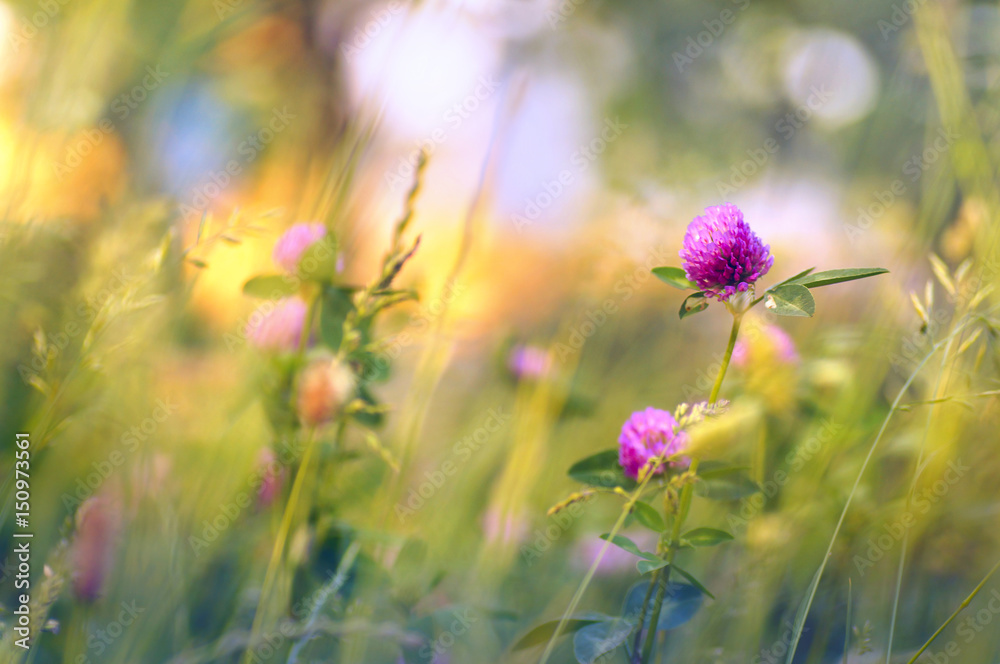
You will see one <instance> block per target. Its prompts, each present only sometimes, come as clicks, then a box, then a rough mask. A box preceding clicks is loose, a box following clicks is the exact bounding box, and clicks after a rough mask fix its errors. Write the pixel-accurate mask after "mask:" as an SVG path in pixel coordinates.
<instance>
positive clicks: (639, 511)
mask: <svg viewBox="0 0 1000 664" xmlns="http://www.w3.org/2000/svg"><path fill="white" fill-rule="evenodd" d="M632 513H633V514H635V519H636V521H638V522H639V523H641V524H642V525H644V526H646V527H647V528H649V529H650V530H652V531H653V532H656V533H662V532H663V530H664V529H665V528H666V527H667V526H666V524H665V523H663V517H662V516H660V513H659V512H657V511H656V509H654V508H653V506H652V505H650V504H649V503H644V502H642V501H641V500H637V501H635V506H634V507H633V508H632Z"/></svg>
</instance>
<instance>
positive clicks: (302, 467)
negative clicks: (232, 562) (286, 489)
mask: <svg viewBox="0 0 1000 664" xmlns="http://www.w3.org/2000/svg"><path fill="white" fill-rule="evenodd" d="M315 442H316V435H315V431H314V430H310V432H309V434H308V439H307V441H306V451H305V453H304V454H303V455H302V463H300V464H299V470H298V472H297V473H296V474H295V481H294V482H293V483H292V492H291V494H289V496H288V503H287V504H286V505H285V513H284V514H283V515H282V518H281V525H280V526H279V527H278V536H277V537H276V538H275V540H274V547H273V548H272V549H271V560H270V562H269V563H268V565H267V572H266V573H265V574H264V585H263V586H261V589H260V597H259V598H258V599H257V610H256V612H255V614H254V619H253V624H252V625H251V627H250V638H249V639H248V640H247V649H246V653H245V654H244V660H243V661H244V663H248V662H249V661H250V659H251V653H252V652H253V645H254V641H255V639H256V637H257V634H258V633H259V632H260V628H261V624H262V622H263V619H264V613H265V606H266V603H267V600H268V599H269V596H270V594H271V587H272V586H273V585H274V581H275V577H276V576H277V573H278V566H279V564H280V563H281V560H282V558H284V553H285V543H286V542H287V541H288V534H289V532H290V531H291V529H292V521H293V519H294V518H295V509H296V507H297V506H298V502H299V496H300V495H301V494H302V487H303V485H304V484H305V478H306V474H307V472H308V468H309V462H310V461H311V460H312V454H313V448H315V447H316V445H315Z"/></svg>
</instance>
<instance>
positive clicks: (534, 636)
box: [514, 614, 613, 650]
mask: <svg viewBox="0 0 1000 664" xmlns="http://www.w3.org/2000/svg"><path fill="white" fill-rule="evenodd" d="M585 615H586V614H585ZM589 615H591V616H593V617H583V616H581V617H578V618H570V619H569V620H567V621H566V624H565V625H563V628H562V632H560V636H566V635H567V634H572V633H573V632H577V631H579V630H581V629H583V628H584V627H586V626H587V625H593V624H594V623H599V622H604V618H605V617H598V616H599V614H589ZM606 618H607V619H609V620H613V618H611V616H606ZM558 626H559V621H558V620H552V621H550V622H547V623H542V624H541V625H539V626H538V627H536V628H534V629H533V630H531V631H530V632H528V633H527V634H525V635H524V636H522V637H521V638H520V640H518V642H517V643H516V644H514V650H524V649H525V648H531V647H533V646H539V645H541V644H543V643H547V642H548V640H549V639H551V638H552V635H553V634H555V633H556V627H558Z"/></svg>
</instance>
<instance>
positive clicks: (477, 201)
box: [381, 84, 520, 525]
mask: <svg viewBox="0 0 1000 664" xmlns="http://www.w3.org/2000/svg"><path fill="white" fill-rule="evenodd" d="M508 86H509V84H508ZM507 89H509V87H505V90H507ZM505 94H506V92H505ZM519 96H520V95H515V99H514V103H513V104H511V105H508V104H507V103H505V101H504V100H503V99H501V101H500V103H499V104H498V106H497V116H496V118H495V119H494V122H493V133H492V135H491V137H490V141H489V144H488V146H487V148H486V154H485V156H484V157H483V162H482V166H481V168H480V173H479V179H478V181H477V183H476V189H475V192H474V193H473V195H472V200H471V201H470V203H469V207H468V209H467V211H466V214H465V221H464V223H463V228H462V237H461V240H460V244H459V249H458V254H457V255H456V257H455V263H454V265H453V266H452V268H451V270H450V272H449V273H448V276H447V277H446V278H445V282H444V285H443V286H442V288H441V290H440V293H441V295H440V297H439V298H438V302H440V304H441V307H440V311H439V312H438V314H437V315H436V317H435V320H434V322H433V323H432V325H431V329H430V331H429V341H428V344H427V347H426V348H425V349H424V352H423V354H422V355H421V357H420V360H419V362H418V364H417V369H416V372H415V377H414V379H413V385H412V386H411V388H410V391H409V394H408V395H407V398H406V401H405V403H404V405H403V407H402V408H401V413H400V427H399V430H400V431H401V434H400V437H401V442H400V446H399V450H398V452H397V458H398V459H399V462H400V468H401V471H400V472H399V473H396V474H395V475H394V476H393V478H392V479H391V480H390V482H391V485H390V486H389V488H388V490H387V491H385V497H386V500H385V507H384V509H383V512H382V519H381V521H382V523H383V525H384V524H385V521H386V519H388V517H389V513H390V511H391V509H392V505H393V502H394V500H395V497H394V496H395V493H396V491H397V488H398V486H399V482H400V481H402V477H403V475H404V474H405V471H406V468H407V467H408V466H409V462H410V454H411V451H412V449H413V445H414V443H415V442H416V439H417V437H418V436H419V435H420V431H421V430H422V429H423V424H424V419H425V418H426V416H427V409H428V407H429V405H430V400H431V398H432V397H433V395H434V392H435V391H436V389H437V386H438V383H439V382H440V380H441V377H442V375H443V374H444V370H445V365H446V364H447V360H448V351H449V349H450V348H451V343H450V342H446V341H445V331H446V329H447V326H448V314H449V312H450V309H451V303H450V298H449V297H448V293H451V292H454V290H453V289H454V286H455V285H456V284H457V282H458V281H459V279H460V278H461V276H462V273H463V272H464V268H465V264H466V261H467V260H468V258H469V254H470V253H471V251H472V243H473V240H474V237H475V235H476V230H477V223H476V222H477V219H478V218H479V209H480V206H481V205H482V202H483V200H484V198H485V192H486V187H487V183H488V181H489V178H490V175H491V173H492V170H493V167H494V159H493V156H494V152H495V150H496V147H497V145H498V143H499V139H500V136H501V134H502V133H503V131H504V130H505V129H506V126H507V123H508V122H509V120H510V119H511V117H513V114H514V113H513V112H514V110H515V107H516V104H517V102H518V101H519Z"/></svg>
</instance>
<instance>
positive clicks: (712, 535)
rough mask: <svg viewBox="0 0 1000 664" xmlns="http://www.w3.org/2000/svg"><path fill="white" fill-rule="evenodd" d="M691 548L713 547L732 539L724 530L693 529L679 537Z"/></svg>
mask: <svg viewBox="0 0 1000 664" xmlns="http://www.w3.org/2000/svg"><path fill="white" fill-rule="evenodd" d="M681 537H682V538H683V539H686V540H687V541H688V542H690V543H691V545H692V546H715V545H716V544H722V543H723V542H728V541H730V540H732V539H733V536H732V535H730V534H729V533H727V532H726V531H724V530H716V529H715V528H695V529H694V530H689V531H688V532H686V533H684V534H683V535H681Z"/></svg>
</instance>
